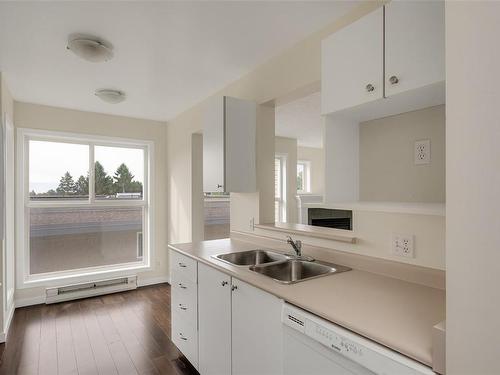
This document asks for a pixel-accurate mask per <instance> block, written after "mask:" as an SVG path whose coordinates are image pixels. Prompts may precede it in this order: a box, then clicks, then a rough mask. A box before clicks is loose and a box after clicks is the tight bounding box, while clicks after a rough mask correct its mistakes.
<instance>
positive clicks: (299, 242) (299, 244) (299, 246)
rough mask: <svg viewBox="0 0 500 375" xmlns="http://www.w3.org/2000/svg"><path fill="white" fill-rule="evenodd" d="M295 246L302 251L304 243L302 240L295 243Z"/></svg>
mask: <svg viewBox="0 0 500 375" xmlns="http://www.w3.org/2000/svg"><path fill="white" fill-rule="evenodd" d="M295 246H297V248H298V249H299V250H300V249H302V241H301V240H297V241H295Z"/></svg>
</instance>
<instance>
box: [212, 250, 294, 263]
mask: <svg viewBox="0 0 500 375" xmlns="http://www.w3.org/2000/svg"><path fill="white" fill-rule="evenodd" d="M213 257H214V258H216V259H219V260H222V261H224V262H227V263H230V264H232V265H235V266H254V265H260V264H266V263H272V262H280V261H284V260H286V259H288V258H287V257H286V256H285V255H283V254H280V253H275V252H273V251H268V250H260V249H257V250H249V251H242V252H237V253H227V254H219V255H213Z"/></svg>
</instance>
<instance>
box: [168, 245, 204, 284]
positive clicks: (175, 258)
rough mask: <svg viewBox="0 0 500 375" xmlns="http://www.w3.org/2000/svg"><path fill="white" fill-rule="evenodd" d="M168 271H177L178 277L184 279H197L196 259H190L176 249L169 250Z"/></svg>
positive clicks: (194, 280)
mask: <svg viewBox="0 0 500 375" xmlns="http://www.w3.org/2000/svg"><path fill="white" fill-rule="evenodd" d="M170 271H171V274H173V273H177V274H178V275H179V277H180V279H182V280H184V281H191V282H193V283H196V281H197V264H196V260H194V259H191V258H189V257H187V256H185V255H182V254H180V253H178V252H177V251H174V250H170Z"/></svg>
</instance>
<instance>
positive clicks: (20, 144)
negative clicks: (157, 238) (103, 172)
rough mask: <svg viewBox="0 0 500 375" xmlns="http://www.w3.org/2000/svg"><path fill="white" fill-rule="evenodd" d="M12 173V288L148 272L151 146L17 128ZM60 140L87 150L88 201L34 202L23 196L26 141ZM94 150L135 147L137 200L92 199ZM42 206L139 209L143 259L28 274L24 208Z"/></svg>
mask: <svg viewBox="0 0 500 375" xmlns="http://www.w3.org/2000/svg"><path fill="white" fill-rule="evenodd" d="M16 136H17V141H16V143H17V153H16V159H17V160H16V173H17V189H18V194H17V197H16V206H17V207H16V215H17V219H16V221H17V230H16V232H17V235H16V240H17V243H16V249H17V250H16V254H17V256H16V268H17V270H16V271H17V272H16V273H17V277H16V278H17V287H18V288H20V289H24V288H30V287H34V286H40V285H43V286H53V285H60V284H61V281H62V280H67V281H68V282H69V281H71V282H85V281H89V280H94V279H95V278H96V275H98V276H100V277H115V276H124V275H130V274H132V273H133V271H137V270H142V271H146V270H150V269H152V265H151V263H152V262H151V260H152V259H153V256H154V242H153V239H154V236H153V235H154V233H153V228H154V222H153V218H154V202H153V194H152V187H153V186H154V181H153V174H152V173H151V171H153V170H154V143H153V142H152V141H147V140H138V139H129V138H119V137H109V136H94V135H88V134H79V133H66V132H57V131H49V130H37V129H27V128H19V129H17V134H16ZM31 140H34V141H46V142H65V143H72V144H84V145H88V146H89V199H88V200H70V199H65V200H61V201H57V200H52V201H34V200H31V199H30V196H29V141H31ZM95 146H108V147H123V148H137V149H142V150H144V181H143V197H142V199H140V200H139V199H123V200H119V199H116V200H109V201H108V200H98V199H95V197H94V190H95V181H94V177H95V176H94V161H95V160H94V155H95V152H94V148H95ZM48 207H58V208H61V207H68V208H71V207H89V208H92V207H95V208H113V207H142V209H143V219H142V232H143V258H142V260H141V261H137V262H128V263H119V264H113V265H104V266H93V267H85V268H79V269H72V270H64V271H54V272H47V273H41V274H34V275H32V274H30V264H29V263H30V254H29V251H30V246H29V244H30V234H29V231H30V222H29V220H30V214H29V213H30V209H31V208H48Z"/></svg>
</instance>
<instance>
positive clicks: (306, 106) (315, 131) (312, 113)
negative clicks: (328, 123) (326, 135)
mask: <svg viewBox="0 0 500 375" xmlns="http://www.w3.org/2000/svg"><path fill="white" fill-rule="evenodd" d="M275 126H276V128H275V133H276V135H278V136H280V137H288V138H296V139H297V144H298V145H299V146H304V147H317V148H320V147H323V128H324V126H323V118H322V116H321V93H319V92H317V93H314V94H311V95H308V96H306V97H303V98H301V99H298V100H295V101H293V102H290V103H287V104H284V105H281V106H278V107H276V125H275Z"/></svg>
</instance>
